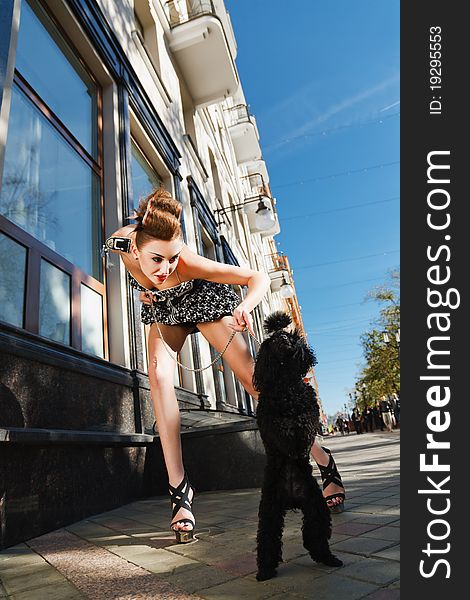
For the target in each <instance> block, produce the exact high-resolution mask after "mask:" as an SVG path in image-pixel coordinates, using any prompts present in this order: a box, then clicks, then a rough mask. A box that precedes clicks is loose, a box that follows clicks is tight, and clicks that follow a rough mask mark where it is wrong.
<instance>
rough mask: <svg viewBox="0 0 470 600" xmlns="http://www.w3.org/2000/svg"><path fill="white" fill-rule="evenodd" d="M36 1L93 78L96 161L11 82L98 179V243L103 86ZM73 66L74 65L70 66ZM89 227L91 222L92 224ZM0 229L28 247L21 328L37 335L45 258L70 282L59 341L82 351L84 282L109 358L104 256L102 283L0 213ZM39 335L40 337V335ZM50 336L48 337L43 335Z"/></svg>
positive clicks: (24, 87) (38, 101)
mask: <svg viewBox="0 0 470 600" xmlns="http://www.w3.org/2000/svg"><path fill="white" fill-rule="evenodd" d="M37 4H38V5H39V6H40V9H42V10H43V11H44V13H45V14H46V15H47V17H48V18H49V19H50V21H51V23H52V25H53V27H55V28H56V29H57V31H58V33H59V35H60V36H61V37H62V39H63V41H64V43H65V44H66V45H67V46H68V47H69V49H70V51H71V52H72V53H73V54H74V56H75V57H76V59H77V60H78V61H79V62H80V65H81V66H82V67H83V68H84V70H85V71H86V73H87V75H88V76H89V77H90V79H91V80H92V81H93V83H94V85H95V86H96V119H97V122H96V135H97V140H96V149H97V156H96V160H95V159H94V158H93V157H92V156H91V155H90V154H89V152H88V151H87V150H86V149H85V148H84V147H83V146H82V145H81V143H80V142H79V141H78V140H77V139H76V138H75V136H74V135H73V134H72V133H71V132H70V131H69V130H68V128H67V127H66V126H65V124H64V123H63V122H62V121H61V120H60V119H59V118H58V116H57V115H56V114H55V113H54V111H52V110H51V109H50V108H49V107H48V105H47V104H46V102H45V100H43V99H42V98H41V97H40V96H39V95H38V94H37V93H36V92H35V90H34V89H33V88H32V87H31V86H30V85H29V83H28V82H27V81H26V79H25V78H24V77H23V76H22V75H21V73H20V72H19V71H17V70H16V69H15V73H14V78H13V85H16V86H17V87H18V89H19V90H20V92H21V93H23V94H24V95H25V96H26V97H27V98H28V100H29V101H30V102H31V103H32V105H33V106H34V107H35V108H36V109H37V110H38V111H39V113H40V114H41V116H42V117H43V118H44V119H45V120H46V121H47V122H48V123H49V124H50V125H51V126H52V127H53V128H54V129H55V130H56V131H57V132H58V133H59V134H60V136H61V138H62V139H63V140H64V141H65V142H66V143H68V144H69V145H70V146H71V147H72V149H73V150H74V151H75V152H76V153H77V154H78V155H79V156H80V157H81V158H82V159H83V160H84V162H85V163H86V164H87V165H88V166H89V167H90V168H91V169H92V170H93V172H94V173H95V174H96V175H97V177H98V178H99V184H100V194H99V207H100V213H101V218H100V222H99V224H98V223H97V224H96V225H98V227H99V228H100V231H99V232H98V233H99V235H98V238H99V245H101V242H102V240H103V236H104V231H105V228H104V190H103V120H102V108H103V104H102V102H103V96H102V88H101V86H100V84H99V82H98V81H97V80H96V78H95V77H94V76H93V73H91V71H90V69H89V68H88V67H87V65H86V64H85V62H84V60H83V59H82V57H81V56H80V54H79V52H78V50H77V49H76V47H75V45H74V44H73V43H72V41H71V40H70V38H69V37H68V36H67V34H66V32H65V31H64V29H63V28H62V27H61V25H60V24H59V23H58V22H57V20H56V19H55V17H54V15H53V14H51V12H50V10H49V9H48V7H47V6H44V4H43V3H42V2H41V1H40V0H38V2H37ZM72 68H73V67H72ZM91 226H92V224H91ZM0 231H2V232H3V233H4V234H5V235H8V236H9V237H10V238H12V239H13V240H14V241H17V242H18V243H20V244H22V245H23V246H25V247H26V249H27V259H26V288H25V291H24V298H25V301H24V302H25V304H24V315H23V328H22V329H25V330H26V331H29V332H30V333H34V334H36V335H39V294H40V285H39V283H40V269H41V259H44V260H47V261H48V262H50V263H51V264H52V265H54V266H55V267H57V268H59V269H61V270H62V271H64V272H65V273H67V274H68V275H69V276H70V281H71V297H70V301H71V305H70V310H71V316H70V327H71V331H70V344H61V343H60V342H56V343H59V344H61V345H62V346H65V347H67V348H69V347H72V348H75V349H77V350H81V347H82V335H81V285H82V284H84V285H86V286H88V287H89V288H91V289H92V290H93V291H95V292H97V293H98V294H99V295H100V296H101V298H102V310H103V313H102V327H103V357H102V358H103V359H104V360H109V343H108V342H109V340H108V319H107V296H106V268H105V263H104V259H103V258H101V265H100V266H101V268H100V274H102V278H103V282H101V281H99V280H98V279H95V278H94V277H92V276H91V275H89V274H88V273H85V272H84V271H82V270H81V269H79V268H78V267H77V266H76V265H74V264H73V263H71V262H69V261H68V260H66V259H65V258H64V257H63V256H61V255H60V254H58V253H56V252H54V251H53V250H51V248H49V247H48V246H47V245H45V244H43V243H42V242H40V241H39V240H37V239H36V238H35V237H33V236H32V235H30V234H29V233H28V232H27V231H25V230H24V229H22V228H21V227H19V226H17V225H15V224H14V223H13V222H12V221H10V220H9V219H7V218H6V217H4V216H3V215H1V214H0ZM41 337H42V336H41ZM44 339H49V338H44Z"/></svg>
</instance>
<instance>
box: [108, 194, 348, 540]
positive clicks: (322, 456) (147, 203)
mask: <svg viewBox="0 0 470 600" xmlns="http://www.w3.org/2000/svg"><path fill="white" fill-rule="evenodd" d="M181 211H182V206H181V204H180V203H179V202H177V201H176V200H175V199H173V198H172V197H171V195H170V194H169V193H168V192H166V191H164V190H157V191H154V192H153V193H152V194H150V195H149V196H148V197H147V198H145V199H144V200H142V201H141V202H140V204H139V208H138V209H137V210H136V211H135V214H134V218H135V219H136V220H137V225H128V226H126V227H122V228H121V229H119V230H118V231H116V232H115V233H114V234H113V236H112V237H111V238H109V240H107V242H106V245H107V246H108V247H109V248H112V249H113V250H114V251H118V252H119V253H120V256H121V258H122V260H123V262H124V265H125V266H126V269H127V270H128V271H129V273H130V275H131V277H130V282H131V285H133V286H134V287H135V288H137V289H139V290H140V291H141V296H140V298H141V300H142V302H143V304H142V313H141V318H142V321H143V322H144V323H146V324H149V325H151V327H150V332H149V336H148V357H149V381H150V391H151V397H152V404H153V408H154V412H155V418H156V421H157V427H158V432H159V435H160V440H161V445H162V449H163V455H164V460H165V465H166V468H167V471H168V478H169V488H170V499H171V502H172V506H173V514H172V520H171V525H170V527H171V528H172V529H173V530H174V531H175V532H176V539H177V541H179V542H185V541H190V540H191V539H192V537H193V531H194V527H195V521H194V516H193V514H192V510H191V505H192V499H193V496H194V489H193V487H192V486H191V484H190V483H189V480H188V477H187V474H186V473H185V471H184V467H183V459H182V451H181V437H180V414H179V408H178V402H177V399H176V394H175V390H174V385H173V381H174V379H173V376H174V369H175V365H176V362H175V359H176V355H177V353H178V352H179V351H180V350H181V348H182V346H183V344H184V342H185V340H186V337H187V335H188V334H189V333H197V332H198V331H200V332H201V333H202V335H203V336H204V337H205V339H206V340H207V341H208V342H209V343H210V344H211V345H212V346H213V347H214V348H215V349H216V350H217V351H218V352H221V351H222V350H223V349H224V348H225V346H226V344H227V341H228V340H229V338H230V336H231V334H232V333H233V332H242V331H244V330H245V329H246V328H248V330H249V331H250V333H252V334H254V332H253V319H252V316H251V314H250V313H251V311H252V310H253V309H254V308H255V306H257V305H258V304H259V302H260V301H261V299H262V298H263V296H264V295H265V293H266V291H267V289H268V287H269V285H270V278H269V276H268V275H267V274H266V273H260V272H257V271H253V270H251V269H249V268H247V267H235V266H232V265H227V264H223V263H219V262H216V261H213V260H210V259H207V258H205V257H203V256H200V255H199V254H196V253H195V252H193V251H192V250H190V249H189V248H188V246H187V245H186V244H185V243H184V242H183V235H182V231H181V225H180V216H181ZM117 238H121V239H117ZM122 238H124V240H122ZM128 240H130V243H128V244H127V245H126V244H125V243H124V242H126V241H128ZM231 284H237V285H245V286H247V287H248V292H247V295H246V297H245V299H244V300H243V301H242V302H240V299H239V297H238V296H237V294H236V293H235V292H234V290H233V289H232V288H231V287H230V285H231ZM151 296H153V301H152V300H151ZM223 356H224V360H226V361H227V363H228V365H229V366H230V368H231V369H232V371H233V373H234V374H235V376H236V377H237V379H238V380H239V381H240V383H241V384H242V385H243V387H244V388H245V390H246V391H247V392H248V393H249V394H250V396H252V397H253V398H254V399H255V401H256V400H257V397H258V393H257V392H256V390H255V389H254V388H253V382H252V376H253V369H254V360H253V357H252V356H251V354H250V352H249V350H248V346H247V344H246V342H245V339H244V338H243V336H241V335H234V337H233V339H232V341H231V343H230V344H229V346H228V347H227V349H226V350H225V352H224V355H223ZM312 456H313V458H314V459H315V461H316V462H317V464H319V466H320V465H327V464H328V463H329V461H330V462H331V460H332V459H331V458H330V456H329V455H328V454H327V453H325V452H324V451H323V449H322V448H321V447H320V446H319V445H316V444H314V446H313V448H312ZM333 464H334V461H333ZM324 468H326V467H324ZM330 470H331V469H330ZM326 487H328V492H329V493H330V495H331V493H333V494H334V496H333V497H331V498H330V501H329V504H330V506H336V505H337V504H340V503H341V501H342V500H341V492H344V490H343V488H342V487H341V488H339V487H338V486H337V485H335V484H334V483H330V484H328V486H326ZM338 492H339V493H338ZM324 493H326V490H325V489H324ZM343 497H344V494H343Z"/></svg>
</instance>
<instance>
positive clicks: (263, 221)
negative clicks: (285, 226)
mask: <svg viewBox="0 0 470 600" xmlns="http://www.w3.org/2000/svg"><path fill="white" fill-rule="evenodd" d="M252 202H258V208H257V209H256V211H255V214H256V216H255V225H256V228H257V229H259V230H260V231H267V230H268V229H271V227H273V226H274V225H275V224H276V218H275V216H274V213H273V211H272V209H271V208H270V207H269V206H268V205H267V204H266V202H265V200H263V199H262V198H255V199H253V200H247V201H246V202H241V203H240V204H232V206H228V207H226V208H216V209H215V212H216V213H217V214H219V213H220V214H222V215H223V214H225V213H227V212H233V211H235V210H238V209H239V208H243V207H245V206H246V205H247V204H251V203H252ZM219 225H220V223H219Z"/></svg>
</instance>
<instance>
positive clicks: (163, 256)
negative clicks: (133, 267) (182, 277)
mask: <svg viewBox="0 0 470 600" xmlns="http://www.w3.org/2000/svg"><path fill="white" fill-rule="evenodd" d="M183 246H184V243H183V241H182V240H181V239H176V240H171V241H170V242H167V241H163V240H156V239H154V240H149V241H148V242H146V243H145V244H144V245H143V246H142V247H141V248H140V250H139V249H138V248H137V247H135V246H134V247H133V254H134V256H135V257H136V258H138V260H139V264H140V268H141V269H142V272H143V274H144V275H146V276H147V277H148V278H149V279H150V281H152V282H153V283H154V284H156V285H161V284H162V283H163V282H164V281H166V280H167V279H168V277H169V276H170V275H171V274H172V273H173V271H174V270H175V269H176V267H177V266H178V259H179V255H180V252H181V250H182V249H183Z"/></svg>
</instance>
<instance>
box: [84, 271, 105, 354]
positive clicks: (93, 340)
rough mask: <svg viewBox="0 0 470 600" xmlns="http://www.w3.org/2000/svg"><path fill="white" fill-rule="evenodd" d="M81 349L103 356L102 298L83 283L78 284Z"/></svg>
mask: <svg viewBox="0 0 470 600" xmlns="http://www.w3.org/2000/svg"><path fill="white" fill-rule="evenodd" d="M80 297H81V313H82V350H83V352H88V353H89V354H96V356H99V357H101V358H103V356H104V353H103V299H102V297H101V296H100V294H98V293H97V292H95V291H94V290H92V289H91V288H89V287H88V286H87V285H84V284H83V283H82V284H81V286H80Z"/></svg>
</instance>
